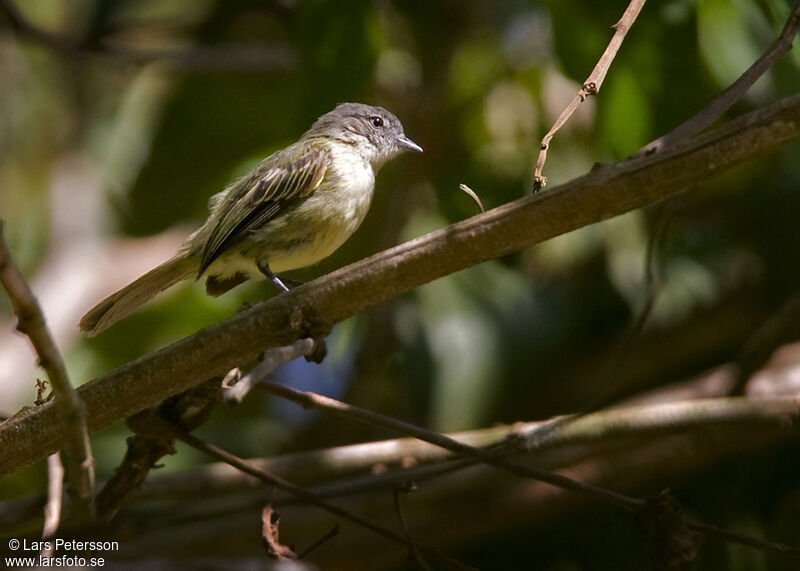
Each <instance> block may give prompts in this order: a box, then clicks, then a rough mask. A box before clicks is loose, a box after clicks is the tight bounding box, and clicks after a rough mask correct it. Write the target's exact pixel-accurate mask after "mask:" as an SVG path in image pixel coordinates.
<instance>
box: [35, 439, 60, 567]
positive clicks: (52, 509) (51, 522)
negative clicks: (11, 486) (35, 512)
mask: <svg viewBox="0 0 800 571" xmlns="http://www.w3.org/2000/svg"><path fill="white" fill-rule="evenodd" d="M63 493H64V466H63V465H62V464H61V457H60V455H59V453H58V452H56V453H55V454H51V455H50V456H48V457H47V503H46V504H45V506H44V525H43V526H42V539H44V540H48V539H50V538H51V537H53V536H54V535H55V534H56V530H58V524H59V522H60V521H61V500H62V498H63ZM53 548H54V544H53V542H45V547H44V548H42V550H41V552H40V555H42V557H50V556H51V555H52V554H53Z"/></svg>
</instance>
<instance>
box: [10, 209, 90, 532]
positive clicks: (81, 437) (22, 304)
mask: <svg viewBox="0 0 800 571" xmlns="http://www.w3.org/2000/svg"><path fill="white" fill-rule="evenodd" d="M3 227H4V222H3V221H2V220H0V283H2V284H3V287H4V288H5V289H6V291H7V292H8V297H9V299H10V300H11V305H12V307H13V308H14V313H15V314H16V316H17V319H18V322H17V329H18V330H19V331H20V332H22V333H24V334H25V335H27V336H28V337H29V338H30V340H31V343H32V344H33V347H34V349H35V350H36V354H37V355H38V356H39V364H40V365H41V366H42V368H43V369H44V370H45V371H47V375H48V377H49V378H50V386H51V387H52V390H53V394H54V395H55V399H54V402H53V403H52V404H53V405H54V406H55V409H56V413H57V415H58V425H56V426H53V428H54V429H55V431H56V433H57V434H56V435H55V436H56V442H57V443H56V446H62V447H63V450H64V462H65V464H66V472H67V478H68V482H69V486H68V491H69V496H70V500H71V502H72V503H71V508H72V513H73V515H74V519H75V522H76V523H77V524H78V525H88V524H91V523H93V522H94V519H95V509H94V458H92V451H91V447H90V445H89V431H88V430H87V428H86V408H85V407H84V404H83V401H82V400H81V399H80V397H79V396H78V393H77V392H76V391H75V390H74V389H73V388H72V385H71V384H70V382H69V376H68V375H67V369H66V367H64V360H63V359H62V358H61V353H59V351H58V348H57V347H56V344H55V342H54V341H53V337H52V335H51V334H50V330H49V329H48V328H47V324H46V323H45V319H44V315H42V310H41V308H40V307H39V302H38V301H36V298H35V297H34V295H33V292H32V291H31V289H30V287H29V286H28V283H27V282H26V281H25V278H24V277H23V275H22V273H20V271H19V269H18V268H17V266H16V265H15V264H14V261H13V259H12V258H11V253H10V251H9V249H8V244H7V243H6V239H5V233H4V230H3ZM45 406H46V405H45ZM33 441H34V440H32V441H31V442H33ZM59 441H60V442H59ZM29 445H30V443H29ZM51 453H52V452H51Z"/></svg>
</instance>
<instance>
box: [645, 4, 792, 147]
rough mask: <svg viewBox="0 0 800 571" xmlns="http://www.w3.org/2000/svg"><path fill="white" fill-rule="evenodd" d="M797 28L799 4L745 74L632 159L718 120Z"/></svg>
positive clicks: (785, 47)
mask: <svg viewBox="0 0 800 571" xmlns="http://www.w3.org/2000/svg"><path fill="white" fill-rule="evenodd" d="M799 29H800V2H798V3H797V5H796V6H795V7H794V10H792V12H791V14H789V18H788V19H787V20H786V24H785V25H784V26H783V30H782V31H781V33H780V35H779V36H778V38H777V39H776V40H775V41H774V42H773V43H772V45H771V46H770V47H769V48H767V51H765V52H764V53H763V54H761V57H759V58H758V59H757V60H756V61H755V63H753V65H751V66H750V67H749V68H748V69H747V71H745V72H744V73H743V74H742V75H741V76H739V78H738V79H737V80H736V81H734V82H733V83H731V84H730V85H729V86H728V87H727V88H726V89H725V90H724V91H722V92H720V93H719V94H718V95H717V96H716V97H715V98H714V99H712V100H711V103H709V104H708V106H706V107H705V108H703V109H702V110H701V111H699V112H698V113H697V114H695V115H694V116H693V117H691V118H690V119H687V120H686V121H684V122H683V123H681V124H680V125H678V126H677V127H675V129H673V130H672V131H670V132H669V133H667V134H665V135H662V136H660V137H659V138H658V139H656V140H654V141H652V142H650V143H648V144H647V145H645V146H644V147H642V148H641V149H639V150H638V151H637V152H636V154H634V156H639V155H645V154H650V153H654V152H656V151H659V150H661V149H663V148H666V147H669V146H672V145H674V144H675V143H677V142H680V141H682V140H684V139H688V138H690V137H692V136H694V135H696V134H697V133H699V132H700V131H702V130H703V129H705V128H706V127H708V126H709V125H711V124H712V123H713V122H714V121H716V120H717V119H719V118H720V117H721V116H722V114H723V113H725V111H727V110H728V109H730V108H731V107H732V106H733V104H734V103H736V102H737V101H739V99H741V98H742V97H743V96H744V94H745V93H747V90H748V89H750V87H751V86H752V85H753V84H754V83H755V82H756V81H757V80H758V78H759V77H761V76H762V75H764V73H765V72H766V71H767V70H768V69H769V68H771V67H772V66H773V65H775V63H776V62H777V61H778V60H779V59H781V58H782V57H783V56H784V54H786V52H788V51H789V50H790V49H792V42H793V40H794V37H795V36H796V35H797V31H798V30H799Z"/></svg>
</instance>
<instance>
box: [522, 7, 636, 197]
mask: <svg viewBox="0 0 800 571" xmlns="http://www.w3.org/2000/svg"><path fill="white" fill-rule="evenodd" d="M644 3H645V0H631V2H630V4H628V7H627V8H626V9H625V12H624V13H623V14H622V18H620V20H619V22H617V23H616V24H614V26H613V28H614V35H613V36H612V37H611V41H610V42H609V43H608V46H607V47H606V51H604V52H603V55H602V56H600V60H599V61H598V62H597V65H595V66H594V69H593V70H592V73H590V74H589V77H587V78H586V81H584V82H583V85H582V86H581V88H580V89H579V90H578V93H577V95H575V98H574V99H573V100H572V101H571V102H570V104H569V105H567V107H566V108H565V109H564V110H563V111H562V112H561V115H559V116H558V118H557V119H556V121H555V123H553V126H552V127H550V130H549V131H548V132H547V134H546V135H545V136H544V138H543V139H542V144H541V147H540V149H539V157H538V158H537V159H536V169H535V170H534V171H533V191H534V192H536V191H538V190H541V189H542V188H543V187H544V186H545V185H546V184H547V177H545V176H542V170H543V169H544V163H545V162H546V161H547V150H548V149H549V148H550V140H551V139H552V138H553V136H555V134H556V133H557V132H558V131H559V129H561V127H563V126H564V124H565V123H566V122H567V121H569V118H570V117H572V114H573V113H575V110H576V109H578V107H579V106H580V104H581V103H583V102H584V101H586V98H587V97H589V96H590V95H597V93H598V92H599V91H600V87H601V86H602V85H603V81H605V78H606V74H607V73H608V69H609V68H610V67H611V62H613V61H614V58H615V57H616V55H617V52H618V51H619V48H620V46H622V41H623V40H624V39H625V35H626V34H627V33H628V30H630V29H631V27H632V26H633V23H634V22H635V21H636V18H637V16H638V15H639V12H640V11H641V10H642V7H643V6H644Z"/></svg>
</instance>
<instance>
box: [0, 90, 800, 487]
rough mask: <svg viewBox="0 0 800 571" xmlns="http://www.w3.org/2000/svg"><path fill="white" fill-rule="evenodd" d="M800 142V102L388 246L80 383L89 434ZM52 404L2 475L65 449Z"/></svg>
mask: <svg viewBox="0 0 800 571" xmlns="http://www.w3.org/2000/svg"><path fill="white" fill-rule="evenodd" d="M798 138H800V95H794V96H792V97H788V98H786V99H783V100H781V101H779V102H776V103H774V104H772V105H770V106H768V107H765V108H763V109H760V110H758V111H754V112H752V113H749V114H747V115H745V116H743V117H740V118H738V119H736V120H734V121H731V122H730V123H729V124H727V125H726V126H724V127H721V128H719V129H715V130H713V131H709V132H707V133H704V134H702V135H701V136H698V137H696V138H693V139H692V140H691V141H688V142H686V143H685V144H683V145H680V146H676V147H672V148H670V149H669V150H665V151H664V152H662V153H657V154H654V155H651V156H645V157H641V158H638V159H633V160H627V161H624V162H623V163H619V164H617V165H613V166H606V167H605V168H600V169H596V170H595V171H594V172H592V173H589V174H587V175H584V176H582V177H580V178H578V179H576V180H574V181H572V182H570V183H568V184H565V185H562V186H561V187H559V188H556V189H553V190H552V191H550V192H547V193H543V194H540V195H533V196H528V197H525V198H522V199H520V200H516V201H513V202H510V203H508V204H505V205H503V206H500V207H498V208H494V209H492V210H489V211H487V212H485V213H483V214H479V215H476V216H473V217H472V218H468V219H466V220H463V221H461V222H458V223H456V224H453V225H451V226H448V227H446V228H442V229H440V230H437V231H435V232H432V233H430V234H427V235H425V236H422V237H420V238H417V239H414V240H411V241H409V242H406V243H404V244H401V245H399V246H396V247H394V248H390V249H388V250H385V251H383V252H380V253H378V254H375V255H374V256H371V257H369V258H366V259H364V260H361V261H359V262H356V263H354V264H351V265H349V266H346V267H344V268H341V269H339V270H337V271H335V272H332V273H330V274H328V275H326V276H323V277H321V278H319V279H316V280H314V281H312V282H309V283H307V284H304V285H302V286H300V287H297V288H295V289H293V290H291V291H290V292H289V293H286V294H283V295H279V296H276V297H274V298H272V299H270V300H268V301H266V302H262V303H259V304H256V305H254V306H253V307H251V308H250V309H248V310H246V311H242V312H240V313H237V314H236V315H234V316H232V317H231V318H230V319H227V320H225V321H223V322H221V323H218V324H216V325H213V326H211V327H208V328H206V329H204V330H202V331H199V332H198V333H196V334H194V335H192V336H190V337H187V338H185V339H183V340H181V341H178V342H176V343H174V344H172V345H170V346H168V347H166V348H164V349H161V350H159V351H156V352H154V353H151V354H149V355H146V356H143V357H141V358H139V359H137V360H136V361H134V362H132V363H129V364H127V365H125V366H123V367H121V368H119V369H117V370H115V371H112V372H111V373H108V374H106V375H104V376H103V377H100V378H98V379H95V380H94V381H92V382H90V383H87V384H85V385H83V386H81V387H80V389H79V393H80V395H81V396H82V398H83V400H84V402H85V403H86V406H87V411H88V424H89V429H90V430H91V431H95V430H99V429H100V428H102V427H104V426H107V425H109V424H110V423H112V422H113V421H115V420H117V419H119V418H125V417H128V416H130V415H132V414H134V413H136V412H138V411H140V410H142V409H144V408H147V407H150V406H154V405H156V404H157V403H159V402H161V401H163V400H164V399H165V398H167V397H169V396H170V395H173V394H177V393H179V392H182V391H184V390H186V389H187V388H189V387H191V386H194V385H196V384H198V383H200V382H203V381H204V380H206V379H208V378H210V377H213V376H217V375H219V376H222V375H224V374H225V373H226V372H228V371H229V370H230V369H231V368H233V367H235V366H238V365H239V364H241V363H243V362H246V361H248V360H251V359H254V358H256V357H257V355H258V354H259V353H260V352H262V351H263V350H264V349H266V348H268V347H274V346H280V345H289V344H291V343H293V342H294V341H296V340H297V339H299V338H301V337H308V336H311V337H318V336H324V335H325V333H326V332H327V331H328V330H330V328H331V327H332V326H333V324H335V323H338V322H339V321H342V320H343V319H346V318H347V317H350V316H351V315H353V314H355V313H357V312H359V311H361V310H363V309H364V308H366V307H370V306H373V305H375V304H378V303H380V302H383V301H386V300H388V299H391V298H392V297H395V296H397V295H400V294H401V293H404V292H406V291H409V290H411V289H413V288H415V287H417V286H419V285H421V284H424V283H427V282H429V281H431V280H435V279H438V278H440V277H443V276H446V275H448V274H451V273H453V272H456V271H459V270H462V269H464V268H467V267H470V266H473V265H476V264H479V263H481V262H485V261H487V260H490V259H493V258H497V257H499V256H503V255H505V254H508V253H511V252H514V251H517V250H520V249H522V248H525V247H528V246H531V245H533V244H536V243H539V242H542V241H544V240H547V239H549V238H553V237H555V236H558V235H561V234H564V233H566V232H569V231H572V230H575V229H577V228H581V227H583V226H586V225H589V224H593V223H596V222H600V221H602V220H606V219H608V218H611V217H613V216H617V215H619V214H623V213H625V212H628V211H630V210H633V209H636V208H641V207H643V206H647V205H649V204H652V203H655V202H657V201H660V200H664V199H666V198H669V197H672V196H675V195H677V194H679V193H681V192H682V191H683V190H684V189H686V187H687V186H690V185H693V184H696V183H698V182H700V181H702V180H706V179H708V178H711V177H713V176H715V175H719V174H721V173H723V172H726V171H727V170H729V169H731V168H733V167H734V166H736V165H738V164H741V163H743V162H745V161H749V160H753V159H755V158H757V157H760V156H762V155H764V154H766V153H768V152H770V151H773V150H775V149H777V148H779V147H781V146H782V145H784V144H786V143H788V142H789V141H793V140H796V139H798ZM54 415H55V409H54V408H53V403H47V404H44V405H42V406H41V407H37V408H36V409H33V410H27V411H23V412H21V413H19V414H17V415H15V416H13V417H12V418H10V419H8V420H7V421H6V422H4V423H3V424H0V449H2V450H3V454H2V456H0V477H2V476H4V475H7V474H9V473H11V472H13V471H15V470H18V469H19V468H21V467H23V466H26V465H28V464H30V463H32V462H34V461H36V460H38V459H41V458H44V457H46V456H47V455H49V454H51V453H52V452H54V451H55V450H56V449H57V448H58V442H59V439H60V434H59V432H58V429H57V426H56V425H55V424H54V422H53V421H54Z"/></svg>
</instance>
